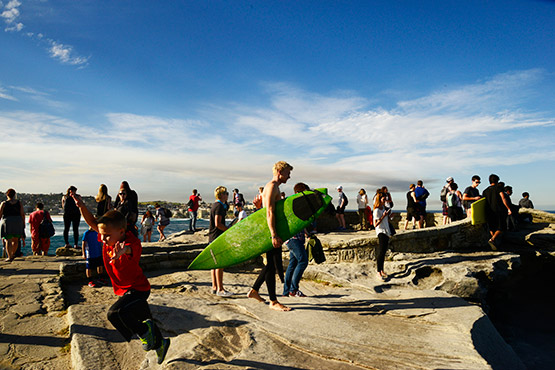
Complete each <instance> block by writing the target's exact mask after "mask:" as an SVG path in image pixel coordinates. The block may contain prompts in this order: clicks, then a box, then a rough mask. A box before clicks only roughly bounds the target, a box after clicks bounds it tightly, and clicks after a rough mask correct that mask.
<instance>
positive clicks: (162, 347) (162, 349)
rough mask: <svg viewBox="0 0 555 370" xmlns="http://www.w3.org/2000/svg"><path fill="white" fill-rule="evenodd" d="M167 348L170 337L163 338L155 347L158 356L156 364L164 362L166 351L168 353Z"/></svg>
mask: <svg viewBox="0 0 555 370" xmlns="http://www.w3.org/2000/svg"><path fill="white" fill-rule="evenodd" d="M168 348H170V339H169V338H168V339H166V338H163V339H162V344H161V345H160V347H158V348H156V357H157V358H158V361H157V362H158V364H161V363H162V362H164V359H165V358H166V353H168Z"/></svg>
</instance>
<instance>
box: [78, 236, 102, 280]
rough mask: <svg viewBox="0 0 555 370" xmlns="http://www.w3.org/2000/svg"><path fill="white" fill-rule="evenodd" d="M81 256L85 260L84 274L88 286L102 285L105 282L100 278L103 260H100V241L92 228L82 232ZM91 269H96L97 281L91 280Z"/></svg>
mask: <svg viewBox="0 0 555 370" xmlns="http://www.w3.org/2000/svg"><path fill="white" fill-rule="evenodd" d="M82 249H83V258H84V259H85V260H86V261H87V265H86V270H85V271H86V274H87V279H89V286H90V287H91V288H94V287H96V286H97V285H104V284H105V282H104V280H103V279H102V266H104V261H102V243H101V242H100V241H99V240H98V233H97V232H96V231H94V230H93V229H92V228H89V230H87V231H85V233H84V234H83V245H82ZM93 270H96V275H97V282H96V283H95V282H94V280H93V278H92V277H93Z"/></svg>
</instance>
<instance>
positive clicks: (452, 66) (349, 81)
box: [0, 0, 555, 209]
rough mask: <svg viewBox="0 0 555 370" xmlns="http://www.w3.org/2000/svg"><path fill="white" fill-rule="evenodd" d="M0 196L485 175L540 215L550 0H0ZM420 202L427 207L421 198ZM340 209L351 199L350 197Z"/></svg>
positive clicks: (553, 100) (548, 127)
mask: <svg viewBox="0 0 555 370" xmlns="http://www.w3.org/2000/svg"><path fill="white" fill-rule="evenodd" d="M0 22H1V24H0V25H1V27H2V28H1V30H0V132H1V134H0V143H1V144H2V161H1V163H0V170H1V172H2V176H1V178H0V188H1V189H4V190H5V189H7V188H8V187H13V188H15V189H16V190H17V191H19V192H61V191H64V190H65V189H67V187H68V186H69V185H72V184H73V185H75V186H77V187H78V188H79V192H80V193H82V194H93V193H95V192H96V190H97V189H98V185H99V184H100V183H105V184H107V185H108V187H109V189H110V192H111V193H112V194H115V193H116V190H117V187H118V186H119V183H120V182H121V180H124V179H125V180H128V181H129V182H130V184H131V186H132V187H133V188H134V189H136V190H137V191H138V193H139V196H140V199H141V200H154V199H167V200H174V201H184V199H185V197H186V196H188V194H189V193H190V190H191V189H192V188H193V187H196V188H198V189H199V190H200V192H201V193H202V194H204V195H205V198H206V199H207V200H212V198H213V195H212V191H213V189H214V188H215V187H216V186H218V185H224V186H227V187H228V188H235V187H238V188H239V189H241V191H242V192H243V193H244V194H245V195H246V196H247V197H248V198H252V196H254V194H255V191H256V189H257V187H258V186H260V185H264V183H265V182H266V181H268V179H269V178H270V176H271V167H272V164H273V163H274V162H275V161H277V160H287V161H288V162H290V163H291V164H292V165H293V166H294V171H293V174H292V179H291V180H290V181H291V183H290V184H287V185H286V186H284V190H285V191H286V193H289V194H290V193H291V192H292V190H291V189H292V185H293V184H294V183H295V182H297V181H303V182H306V183H308V184H309V185H311V186H315V187H322V186H327V187H330V188H335V187H336V186H337V185H339V184H341V185H343V186H344V188H345V191H346V193H347V195H349V196H350V197H351V198H353V199H354V198H355V195H356V191H357V190H358V189H360V188H365V189H367V190H368V191H370V192H372V191H374V190H375V189H376V188H377V187H379V186H380V187H381V186H382V185H387V186H388V187H389V188H390V190H392V191H393V193H394V197H395V199H397V207H396V208H397V209H403V208H404V206H405V204H404V203H405V200H404V193H405V192H406V190H407V187H408V184H410V183H411V182H416V181H417V180H418V179H422V180H424V182H425V186H426V187H427V188H428V189H429V190H430V191H431V192H432V199H433V200H434V201H433V202H432V205H431V207H432V208H438V207H439V202H438V201H435V199H437V198H438V197H439V195H438V194H439V189H440V188H441V186H442V185H443V184H444V182H445V178H446V177H448V176H453V177H454V178H455V181H456V182H457V183H458V184H459V186H460V187H463V188H464V187H466V186H467V185H468V184H469V183H470V177H471V176H472V175H474V174H479V175H480V176H482V179H483V180H486V181H484V182H483V184H482V187H481V189H484V188H485V183H486V182H487V177H488V175H489V174H490V173H497V174H498V175H499V176H500V177H501V179H502V180H504V181H505V182H506V183H507V184H510V185H512V186H513V188H514V190H515V195H514V199H513V200H514V201H518V199H519V198H520V193H522V192H523V191H528V192H530V193H531V199H532V200H533V201H534V202H535V204H536V206H537V207H539V208H544V209H555V199H554V197H553V196H552V194H551V192H550V191H549V190H548V189H549V188H550V187H551V186H550V185H551V184H552V183H554V182H555V171H554V170H555V148H554V146H553V142H554V141H555V74H554V73H555V68H554V65H555V27H554V25H555V2H553V1H487V2H484V1H464V2H461V1H423V2H414V1H388V2H384V1H351V2H339V1H172V2H152V1H86V0H80V1H47V0H11V1H9V0H0ZM434 195H437V196H434ZM350 206H352V207H355V202H351V203H350Z"/></svg>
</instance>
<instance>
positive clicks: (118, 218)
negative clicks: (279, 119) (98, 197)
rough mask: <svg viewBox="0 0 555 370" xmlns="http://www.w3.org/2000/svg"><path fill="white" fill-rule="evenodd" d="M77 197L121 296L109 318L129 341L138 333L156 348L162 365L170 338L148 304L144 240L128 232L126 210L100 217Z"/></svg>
mask: <svg viewBox="0 0 555 370" xmlns="http://www.w3.org/2000/svg"><path fill="white" fill-rule="evenodd" d="M73 199H74V200H75V204H76V205H77V207H79V209H80V211H81V214H82V215H83V218H84V219H85V222H86V223H87V224H88V225H89V226H90V227H91V228H92V229H93V230H95V231H96V232H98V240H99V241H101V242H102V243H103V245H102V258H103V260H104V268H105V269H106V272H107V273H108V276H109V277H110V280H111V281H112V287H113V288H114V293H115V294H116V295H118V296H120V298H119V299H118V300H117V301H116V303H114V304H113V305H112V307H110V309H109V310H108V320H110V322H111V323H112V325H114V327H115V328H116V329H117V331H119V332H120V334H121V335H122V336H123V338H124V339H125V340H126V341H128V342H129V341H130V340H131V338H132V337H133V335H134V334H137V336H138V337H139V338H140V340H141V342H142V344H143V349H144V350H145V351H150V350H152V349H155V350H156V355H157V357H158V363H159V364H161V363H162V362H163V361H164V358H165V357H166V353H167V352H168V347H169V345H170V340H169V339H167V338H164V337H163V336H162V333H160V330H159V329H158V327H157V326H156V324H155V323H154V321H153V320H152V314H151V312H150V308H149V306H148V303H147V299H148V296H149V295H150V283H149V282H148V279H147V278H146V276H145V275H144V273H143V270H142V269H141V267H140V266H139V260H140V259H141V252H142V246H141V241H140V240H139V239H138V238H137V237H136V236H135V235H134V234H133V233H132V232H131V231H127V220H126V218H125V216H124V215H123V213H121V212H119V211H115V210H112V211H108V212H106V213H105V214H104V215H103V216H102V217H100V218H99V219H98V220H96V218H95V217H94V216H93V215H92V213H91V212H90V211H89V210H88V209H87V207H86V206H85V204H84V203H83V200H82V199H81V197H80V196H78V195H73Z"/></svg>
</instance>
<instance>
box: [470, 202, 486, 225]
mask: <svg viewBox="0 0 555 370" xmlns="http://www.w3.org/2000/svg"><path fill="white" fill-rule="evenodd" d="M470 208H471V209H472V225H481V224H483V223H485V222H486V198H480V199H478V200H477V201H475V202H474V203H472V204H471V205H470Z"/></svg>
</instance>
